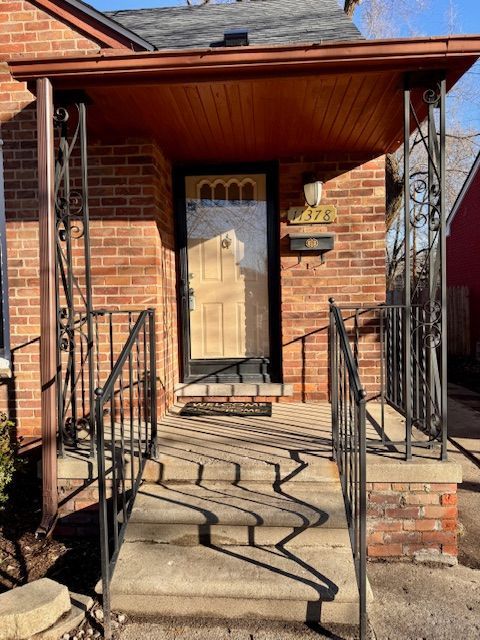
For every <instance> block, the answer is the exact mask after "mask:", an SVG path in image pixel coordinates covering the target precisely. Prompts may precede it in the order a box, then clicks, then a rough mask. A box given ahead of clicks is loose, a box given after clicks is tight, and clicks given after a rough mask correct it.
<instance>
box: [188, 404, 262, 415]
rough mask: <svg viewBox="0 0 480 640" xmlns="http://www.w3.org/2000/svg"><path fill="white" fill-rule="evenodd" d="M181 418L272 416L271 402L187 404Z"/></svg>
mask: <svg viewBox="0 0 480 640" xmlns="http://www.w3.org/2000/svg"><path fill="white" fill-rule="evenodd" d="M180 415H181V416H263V417H267V418H270V417H271V415H272V403H271V402H187V404H186V405H185V406H184V407H182V409H181V411H180Z"/></svg>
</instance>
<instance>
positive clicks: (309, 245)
mask: <svg viewBox="0 0 480 640" xmlns="http://www.w3.org/2000/svg"><path fill="white" fill-rule="evenodd" d="M289 237H290V250H291V251H308V252H310V253H325V252H326V251H331V250H332V249H333V245H334V240H335V236H334V234H333V233H290V234H289Z"/></svg>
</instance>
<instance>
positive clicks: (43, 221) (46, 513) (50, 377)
mask: <svg viewBox="0 0 480 640" xmlns="http://www.w3.org/2000/svg"><path fill="white" fill-rule="evenodd" d="M37 149H38V213H39V248H40V384H41V427H42V521H41V523H40V526H39V528H38V529H37V532H36V535H37V536H40V537H44V536H47V535H49V534H51V533H52V530H53V527H54V524H55V521H56V518H57V509H58V495H57V394H56V377H57V299H56V291H57V281H56V262H55V253H56V234H55V226H56V225H55V185H54V183H55V179H54V176H55V163H54V150H53V92H52V84H51V82H50V80H49V79H48V78H40V79H38V80H37Z"/></svg>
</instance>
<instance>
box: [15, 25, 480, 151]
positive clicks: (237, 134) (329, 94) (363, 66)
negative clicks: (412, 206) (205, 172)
mask: <svg viewBox="0 0 480 640" xmlns="http://www.w3.org/2000/svg"><path fill="white" fill-rule="evenodd" d="M479 55H480V36H469V37H461V36H457V37H451V38H436V39H428V40H412V39H409V40H397V41H393V40H389V41H366V42H365V41H355V42H349V43H345V42H343V43H333V44H327V45H321V46H320V45H308V46H307V45H301V46H298V45H296V46H291V47H271V46H270V47H243V48H233V49H230V50H225V49H220V50H219V49H208V50H198V51H192V50H189V51H167V52H165V51H164V52H148V53H134V52H132V53H128V54H125V53H121V54H119V53H115V54H108V55H104V54H101V55H100V54H99V55H88V56H82V57H78V58H63V59H60V60H59V59H57V60H53V59H48V60H47V59H44V60H39V59H36V60H25V59H22V60H17V61H12V62H11V63H10V66H11V69H12V73H13V75H14V77H15V78H17V79H18V80H27V81H33V80H35V79H37V78H39V77H50V78H51V79H52V82H53V83H54V87H55V88H56V89H77V90H78V89H83V90H85V91H86V92H87V94H88V97H89V98H90V100H91V106H90V109H89V124H90V132H91V134H93V135H94V136H98V137H101V138H102V139H110V138H112V139H115V138H117V137H118V136H122V137H124V136H125V135H128V136H146V137H154V138H155V139H156V140H157V141H158V142H159V144H160V145H161V146H162V148H163V150H164V151H165V153H166V154H167V155H168V156H169V157H170V158H171V159H172V160H174V161H177V162H222V161H223V162H225V161H242V160H243V161H248V160H252V161H253V160H269V159H276V158H286V157H298V156H304V157H315V155H316V154H318V153H321V152H337V153H338V152H354V153H357V152H359V153H362V154H365V155H370V156H373V155H380V154H382V153H385V152H389V151H392V150H393V149H395V148H396V147H398V146H399V145H400V144H401V142H402V140H403V97H402V89H403V86H404V82H405V76H406V75H407V74H410V75H411V76H412V77H413V76H415V77H416V80H418V76H419V74H420V75H421V76H423V80H424V82H423V83H422V82H420V85H423V87H426V86H429V85H428V83H431V82H432V78H434V77H435V72H439V71H444V72H445V73H446V76H447V86H448V88H450V87H451V86H453V84H455V82H456V81H457V80H458V79H459V78H460V77H461V76H462V75H463V73H464V72H465V71H466V70H467V69H468V68H469V67H470V66H471V65H472V64H473V63H474V62H475V61H476V59H477V58H478V56H479ZM412 99H413V101H414V102H415V108H416V110H417V112H418V113H419V114H420V115H422V113H423V101H422V91H421V90H419V91H418V92H417V91H414V92H413V93H412Z"/></svg>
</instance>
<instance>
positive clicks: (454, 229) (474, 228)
mask: <svg viewBox="0 0 480 640" xmlns="http://www.w3.org/2000/svg"><path fill="white" fill-rule="evenodd" d="M479 210H480V170H478V171H477V174H476V176H475V179H474V180H473V182H472V184H471V186H470V189H469V190H468V192H467V193H466V194H465V197H464V199H463V201H462V204H461V205H460V208H459V209H458V211H457V213H456V215H455V218H454V220H453V223H452V226H451V231H450V236H449V237H448V238H447V284H448V286H449V287H455V286H457V287H458V286H466V287H468V290H469V304H470V341H471V353H472V355H473V354H475V348H476V343H477V342H478V341H480V322H478V318H479V317H480V259H479V254H480V227H479V225H478V216H479Z"/></svg>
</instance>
